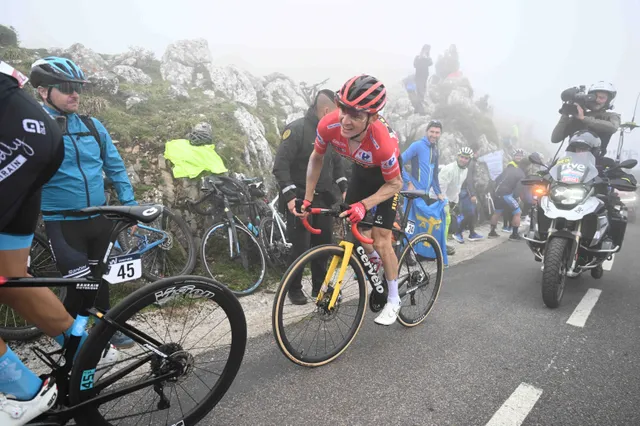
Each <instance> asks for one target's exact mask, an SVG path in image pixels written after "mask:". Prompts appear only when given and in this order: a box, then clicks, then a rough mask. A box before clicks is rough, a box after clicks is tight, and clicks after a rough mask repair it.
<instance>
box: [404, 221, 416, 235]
mask: <svg viewBox="0 0 640 426" xmlns="http://www.w3.org/2000/svg"><path fill="white" fill-rule="evenodd" d="M415 230H416V224H415V222H412V221H410V220H409V221H407V227H406V228H405V230H404V232H406V233H407V234H413V233H414V232H415Z"/></svg>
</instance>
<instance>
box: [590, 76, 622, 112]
mask: <svg viewBox="0 0 640 426" xmlns="http://www.w3.org/2000/svg"><path fill="white" fill-rule="evenodd" d="M595 92H606V93H608V94H609V99H608V100H607V103H606V104H605V105H604V107H603V109H613V100H614V99H615V98H616V95H617V94H618V91H617V90H616V88H615V87H614V86H613V84H611V83H607V82H606V81H599V82H597V83H595V84H592V85H591V87H589V93H595Z"/></svg>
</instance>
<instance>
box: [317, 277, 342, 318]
mask: <svg viewBox="0 0 640 426" xmlns="http://www.w3.org/2000/svg"><path fill="white" fill-rule="evenodd" d="M332 296H333V287H331V286H329V288H328V289H327V291H326V292H325V293H324V295H323V296H322V300H320V302H317V303H316V305H317V306H318V309H317V311H316V313H317V316H318V317H319V318H320V319H321V320H322V321H331V320H333V319H334V317H335V316H336V315H337V314H338V311H339V310H340V302H341V301H342V295H339V296H338V300H336V303H335V305H333V309H331V310H330V309H329V303H330V302H331V297H332Z"/></svg>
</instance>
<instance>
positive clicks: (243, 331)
mask: <svg viewBox="0 0 640 426" xmlns="http://www.w3.org/2000/svg"><path fill="white" fill-rule="evenodd" d="M181 286H182V287H189V288H193V289H195V290H200V291H204V292H211V293H212V294H213V296H211V297H209V298H210V299H211V300H214V301H215V302H216V303H217V304H218V305H219V306H220V307H221V308H222V309H223V310H224V312H225V314H226V315H227V317H228V318H229V322H230V324H231V339H232V343H231V345H230V346H231V347H230V350H229V356H228V357H227V361H226V364H225V367H224V370H223V372H222V374H221V375H220V377H219V378H218V380H217V381H216V386H215V388H214V389H213V390H212V391H210V395H208V396H207V397H206V398H205V399H204V400H203V401H202V402H201V403H200V404H198V405H197V406H196V407H195V408H194V409H193V410H192V412H191V413H189V414H188V415H187V416H185V417H184V418H183V419H182V421H183V423H181V422H178V423H176V424H185V425H193V424H196V423H197V422H198V421H200V420H201V419H202V418H203V417H204V416H206V415H207V414H208V413H209V412H210V411H211V410H213V408H215V406H216V405H217V404H218V402H219V401H220V400H221V399H222V397H223V396H224V395H225V394H226V392H227V391H228V390H229V387H230V386H231V384H232V383H233V380H234V379H235V377H236V375H237V374H238V371H239V369H240V366H241V364H242V360H243V357H244V354H245V349H246V344H247V323H246V317H245V315H244V311H243V309H242V305H240V302H239V301H238V299H237V298H236V297H235V296H234V295H233V293H231V292H230V291H229V289H228V288H226V287H225V286H224V285H222V284H220V283H218V282H216V281H215V280H213V279H211V278H206V277H199V276H190V275H185V276H177V277H169V278H165V279H163V280H160V281H157V282H155V283H153V284H150V285H147V286H144V287H141V288H140V289H138V290H136V291H135V292H133V293H131V294H130V295H129V296H127V297H126V298H125V299H123V300H122V301H121V302H120V303H118V304H117V305H116V306H114V307H113V308H112V309H110V310H109V312H108V313H107V314H106V318H109V319H111V320H113V321H114V322H116V323H117V324H119V325H122V324H124V323H126V321H127V320H129V319H130V318H131V317H132V316H133V315H135V314H136V313H138V312H140V311H141V310H143V309H144V308H145V307H146V306H149V305H151V304H153V303H155V302H156V301H157V294H163V292H165V291H170V290H172V289H173V291H179V290H180V288H182V287H181ZM113 333H114V330H113V328H111V327H110V326H109V325H108V324H107V322H106V321H100V322H99V323H98V325H96V327H95V328H94V329H93V330H92V331H91V333H90V334H89V337H88V338H87V340H86V342H85V343H84V345H83V346H82V348H81V349H80V351H79V353H78V355H77V358H76V360H75V361H74V363H73V368H72V370H71V375H70V378H69V385H70V387H69V402H70V404H71V406H74V405H77V404H80V403H82V402H84V401H86V400H87V399H90V397H91V396H90V394H88V393H87V392H84V391H82V390H81V384H82V383H83V372H84V371H86V370H91V369H94V368H95V366H96V365H97V363H98V360H99V359H100V357H101V354H102V352H103V349H104V348H105V347H106V345H107V344H108V342H109V340H110V339H111V337H112V336H113ZM126 377H127V376H125V377H124V378H126ZM75 420H76V422H77V424H78V425H86V426H109V425H111V423H109V422H108V421H106V420H105V419H104V417H103V416H102V414H100V412H99V411H98V408H97V407H91V406H88V407H87V408H85V409H83V410H82V411H81V412H80V413H79V414H77V417H76V418H75Z"/></svg>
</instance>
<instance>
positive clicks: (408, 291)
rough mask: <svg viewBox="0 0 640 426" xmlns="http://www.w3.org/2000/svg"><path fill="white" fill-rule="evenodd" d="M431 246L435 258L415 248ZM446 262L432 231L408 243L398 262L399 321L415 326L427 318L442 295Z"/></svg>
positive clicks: (408, 325) (417, 236) (407, 325)
mask: <svg viewBox="0 0 640 426" xmlns="http://www.w3.org/2000/svg"><path fill="white" fill-rule="evenodd" d="M420 245H430V246H431V247H432V248H433V252H434V254H435V257H434V258H431V259H424V258H421V257H420V256H418V255H417V253H416V252H415V247H417V246H420ZM443 271H444V261H443V257H442V249H441V248H440V245H439V244H438V241H437V240H436V239H435V238H434V237H433V236H432V235H430V234H418V235H416V236H415V237H413V238H412V239H411V240H409V242H408V243H407V244H406V245H405V247H404V249H403V250H402V254H401V255H400V260H399V261H398V292H399V293H400V300H401V302H402V304H401V306H400V312H399V313H398V321H399V322H400V324H402V325H404V326H405V327H415V326H416V325H418V324H420V323H421V322H422V321H424V320H425V318H427V315H429V312H431V309H433V305H434V303H435V302H436V300H437V298H438V294H440V285H441V284H442V272H443Z"/></svg>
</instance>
